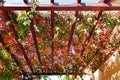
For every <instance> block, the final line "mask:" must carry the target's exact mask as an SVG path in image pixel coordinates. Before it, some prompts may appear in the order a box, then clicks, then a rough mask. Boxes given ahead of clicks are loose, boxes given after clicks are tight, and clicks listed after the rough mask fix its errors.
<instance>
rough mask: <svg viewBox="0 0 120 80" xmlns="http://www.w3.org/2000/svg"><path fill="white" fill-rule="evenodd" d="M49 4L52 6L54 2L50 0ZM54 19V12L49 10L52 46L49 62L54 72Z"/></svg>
mask: <svg viewBox="0 0 120 80" xmlns="http://www.w3.org/2000/svg"><path fill="white" fill-rule="evenodd" d="M51 3H52V4H54V0H51ZM54 17H55V13H54V10H51V40H52V45H51V48H52V52H51V55H52V59H51V60H52V70H54V50H55V46H54V42H53V39H54V29H55V25H54Z"/></svg>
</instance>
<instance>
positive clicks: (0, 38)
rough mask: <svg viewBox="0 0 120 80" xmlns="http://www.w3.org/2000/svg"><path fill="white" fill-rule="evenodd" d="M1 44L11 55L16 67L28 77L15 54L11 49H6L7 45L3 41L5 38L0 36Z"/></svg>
mask: <svg viewBox="0 0 120 80" xmlns="http://www.w3.org/2000/svg"><path fill="white" fill-rule="evenodd" d="M0 42H1V43H2V46H3V47H4V49H5V50H6V51H7V52H8V53H9V54H10V56H11V58H12V59H13V60H14V62H15V63H16V65H17V66H18V67H19V69H20V70H21V71H22V73H23V75H24V76H26V75H27V74H26V72H25V71H24V70H23V68H22V67H21V65H20V64H21V62H20V61H18V59H17V57H16V56H15V55H14V53H12V52H11V50H10V47H6V43H4V41H3V37H2V35H1V34H0Z"/></svg>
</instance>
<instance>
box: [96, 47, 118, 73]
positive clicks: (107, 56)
mask: <svg viewBox="0 0 120 80" xmlns="http://www.w3.org/2000/svg"><path fill="white" fill-rule="evenodd" d="M118 50H120V47H118V48H116V49H115V50H114V51H112V50H111V52H110V53H109V54H108V55H106V56H105V59H104V62H103V63H101V64H100V65H98V67H97V68H96V70H98V69H99V68H100V67H101V66H102V65H103V64H104V63H105V62H106V61H107V60H108V59H109V58H110V57H111V56H112V55H113V54H114V53H115V52H116V51H118ZM96 70H95V71H96ZM95 71H94V72H95Z"/></svg>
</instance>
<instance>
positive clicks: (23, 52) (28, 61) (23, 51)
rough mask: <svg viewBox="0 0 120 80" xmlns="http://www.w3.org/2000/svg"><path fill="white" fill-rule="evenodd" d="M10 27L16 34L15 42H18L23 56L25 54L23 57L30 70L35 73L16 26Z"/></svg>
mask: <svg viewBox="0 0 120 80" xmlns="http://www.w3.org/2000/svg"><path fill="white" fill-rule="evenodd" d="M9 26H10V27H11V29H12V31H13V33H14V37H15V40H16V42H17V44H18V46H19V48H20V50H21V51H22V54H23V56H24V58H25V60H26V62H27V65H28V66H29V68H30V70H31V71H32V73H34V70H33V68H32V65H31V63H30V60H29V58H28V56H27V54H26V52H25V50H24V48H23V46H22V44H21V43H20V42H19V41H18V36H17V32H16V31H15V29H14V26H13V25H11V24H10V25H9Z"/></svg>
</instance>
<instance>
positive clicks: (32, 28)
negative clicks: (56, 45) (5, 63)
mask: <svg viewBox="0 0 120 80" xmlns="http://www.w3.org/2000/svg"><path fill="white" fill-rule="evenodd" d="M33 25H34V24H33V20H31V24H30V29H31V32H32V37H33V41H34V45H35V48H36V52H37V57H38V60H39V64H41V55H40V51H39V48H38V42H37V40H36V33H35V29H34V26H33Z"/></svg>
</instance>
